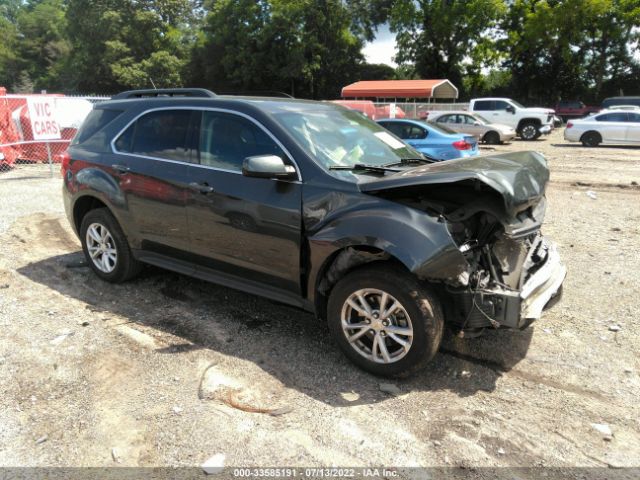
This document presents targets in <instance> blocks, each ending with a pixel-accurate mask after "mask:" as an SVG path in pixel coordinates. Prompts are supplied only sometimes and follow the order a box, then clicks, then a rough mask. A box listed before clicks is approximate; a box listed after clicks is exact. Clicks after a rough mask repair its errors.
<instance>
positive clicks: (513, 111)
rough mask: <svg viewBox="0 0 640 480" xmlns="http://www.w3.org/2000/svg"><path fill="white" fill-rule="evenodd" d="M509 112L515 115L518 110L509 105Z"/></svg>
mask: <svg viewBox="0 0 640 480" xmlns="http://www.w3.org/2000/svg"><path fill="white" fill-rule="evenodd" d="M507 112H509V113H513V114H514V115H515V113H516V109H515V108H514V106H513V105H507Z"/></svg>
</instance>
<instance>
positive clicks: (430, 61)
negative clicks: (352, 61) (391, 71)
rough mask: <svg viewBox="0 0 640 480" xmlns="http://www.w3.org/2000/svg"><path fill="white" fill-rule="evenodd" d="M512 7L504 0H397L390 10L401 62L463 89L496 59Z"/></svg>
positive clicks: (427, 76)
mask: <svg viewBox="0 0 640 480" xmlns="http://www.w3.org/2000/svg"><path fill="white" fill-rule="evenodd" d="M506 11H507V6H506V3H505V2H503V1H501V0H466V1H462V0H420V1H417V2H416V1H414V0H398V1H396V2H395V3H394V5H393V7H392V8H391V10H390V13H389V23H390V27H391V31H392V32H396V41H397V49H398V54H397V56H396V62H397V63H399V64H400V65H405V66H411V67H413V71H414V73H415V75H417V76H418V77H419V78H447V79H449V80H450V81H451V82H453V83H454V84H455V85H456V86H458V88H463V87H464V85H463V78H464V77H465V76H469V75H478V74H479V71H480V69H481V67H484V66H488V65H491V64H493V63H495V61H496V60H497V58H496V55H495V53H494V45H495V40H496V39H495V35H496V27H497V26H498V24H499V21H500V20H501V19H502V18H503V16H504V15H505V13H506Z"/></svg>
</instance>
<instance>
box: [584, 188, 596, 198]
mask: <svg viewBox="0 0 640 480" xmlns="http://www.w3.org/2000/svg"><path fill="white" fill-rule="evenodd" d="M586 193H587V197H589V198H590V199H592V200H597V199H598V195H597V194H596V192H594V191H593V190H587V192H586Z"/></svg>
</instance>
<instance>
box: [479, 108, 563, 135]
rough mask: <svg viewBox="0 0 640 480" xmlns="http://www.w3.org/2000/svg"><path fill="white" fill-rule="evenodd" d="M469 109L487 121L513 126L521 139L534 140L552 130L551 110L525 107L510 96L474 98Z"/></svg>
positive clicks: (552, 114)
mask: <svg viewBox="0 0 640 480" xmlns="http://www.w3.org/2000/svg"><path fill="white" fill-rule="evenodd" d="M469 110H470V111H472V112H475V113H479V114H480V115H482V116H483V117H484V118H486V119H487V120H488V121H489V122H492V123H499V124H501V125H508V126H510V127H513V128H514V129H515V131H516V132H517V133H518V135H519V136H520V138H522V139H523V140H535V139H537V138H539V137H540V136H541V135H546V134H548V133H551V130H553V117H554V112H553V110H550V109H548V108H526V107H523V106H522V105H520V104H519V103H518V102H516V101H515V100H511V99H510V98H474V99H473V100H471V102H470V104H469Z"/></svg>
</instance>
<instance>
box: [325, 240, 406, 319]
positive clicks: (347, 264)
mask: <svg viewBox="0 0 640 480" xmlns="http://www.w3.org/2000/svg"><path fill="white" fill-rule="evenodd" d="M373 262H377V263H383V262H384V263H395V264H397V265H398V266H399V268H402V269H404V270H406V267H405V266H404V265H403V264H402V262H400V261H399V260H398V259H397V258H395V257H394V256H393V255H391V254H389V253H387V252H385V251H384V250H382V249H380V248H376V247H370V246H367V245H356V246H350V247H345V248H343V249H341V250H338V251H337V252H334V253H333V254H332V255H331V257H330V258H329V259H328V260H327V261H325V263H324V265H323V266H322V269H321V271H320V273H319V274H318V278H317V280H316V285H315V287H316V290H315V292H316V294H315V307H316V314H317V316H318V317H319V318H321V319H323V320H324V319H326V318H327V302H328V300H329V295H330V294H331V290H332V289H333V287H334V286H335V284H336V283H338V281H339V280H340V279H341V278H342V277H344V276H345V275H346V274H347V273H350V272H351V271H353V270H355V269H357V268H359V267H361V266H362V265H366V264H370V263H373Z"/></svg>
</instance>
